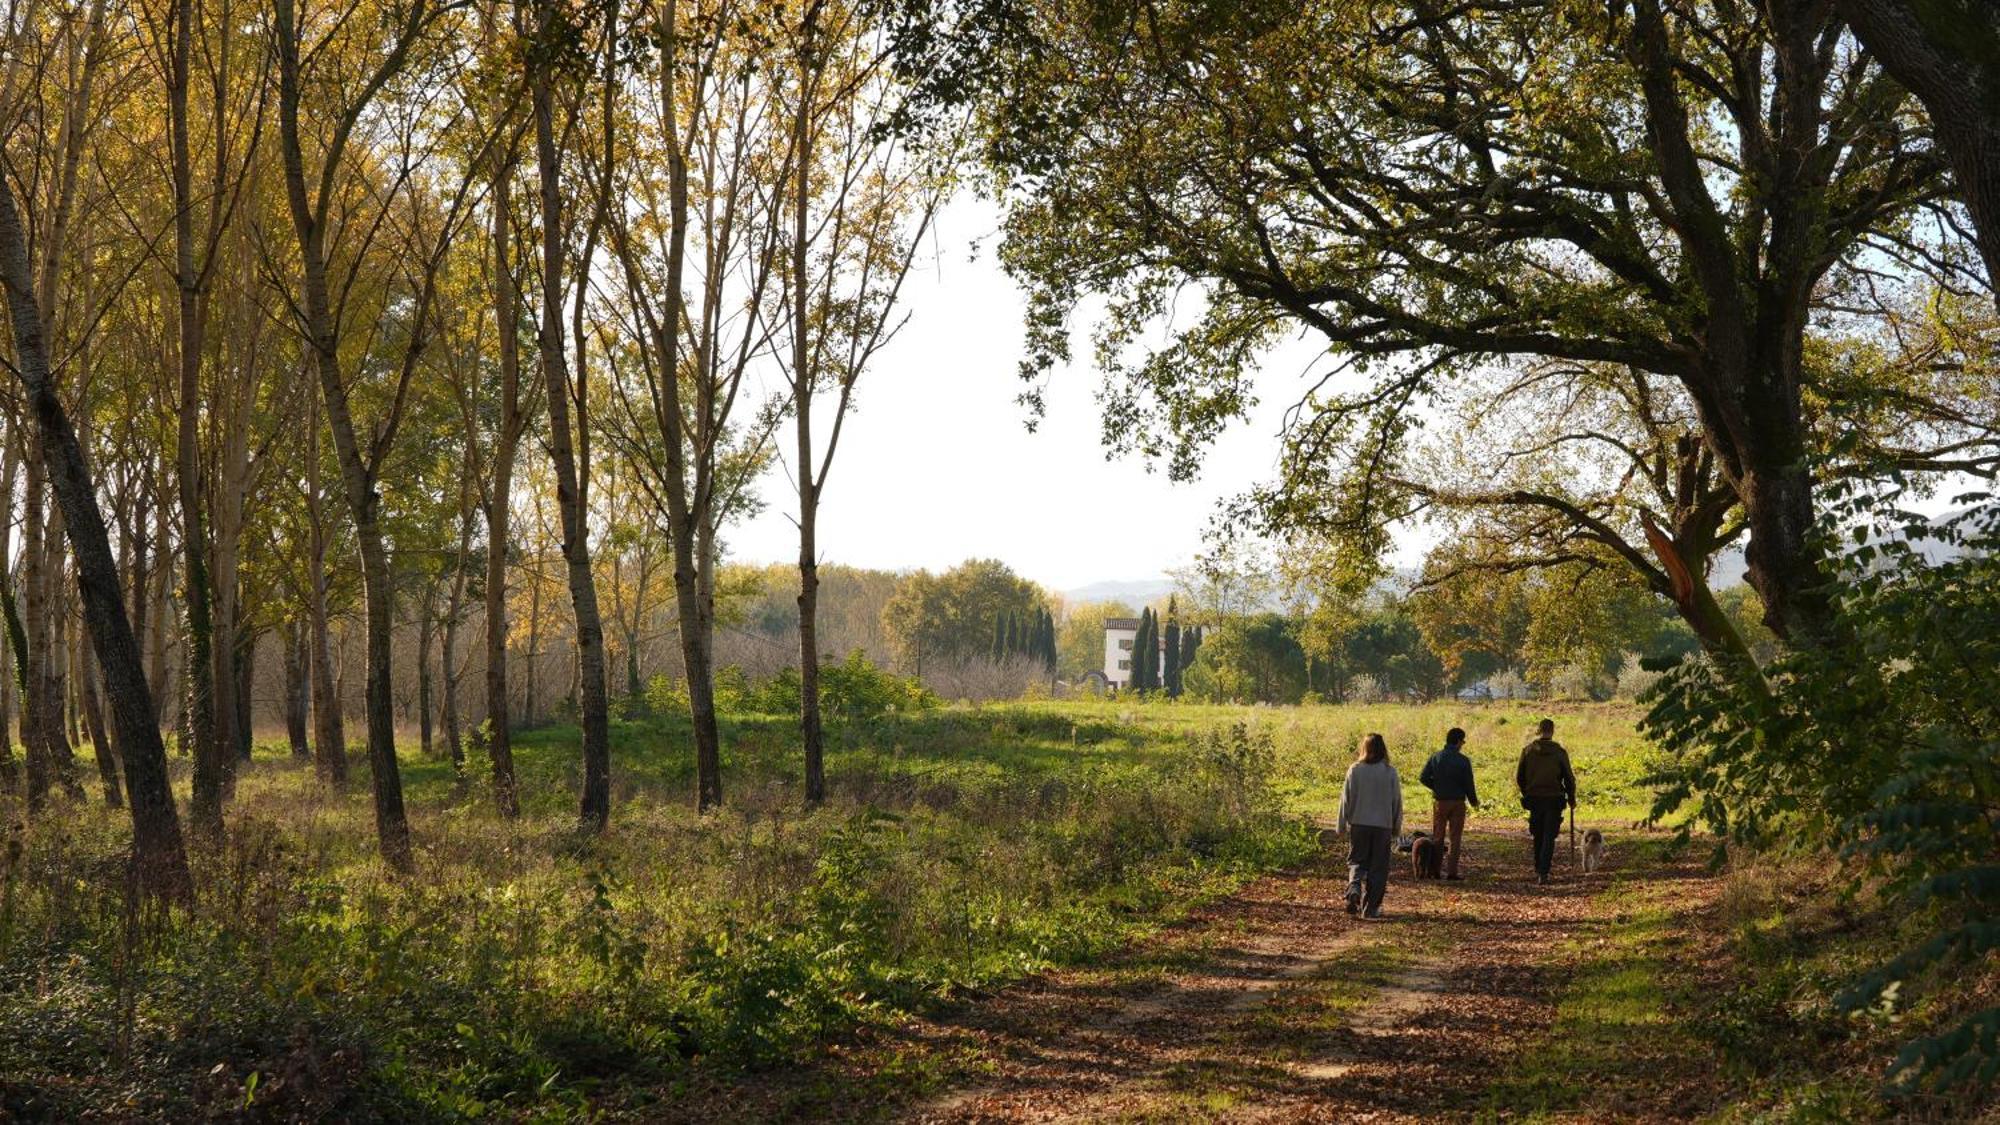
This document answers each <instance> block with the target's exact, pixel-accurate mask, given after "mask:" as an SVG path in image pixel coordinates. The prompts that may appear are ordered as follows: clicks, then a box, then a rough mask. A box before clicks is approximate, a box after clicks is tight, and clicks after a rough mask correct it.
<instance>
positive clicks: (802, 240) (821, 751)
mask: <svg viewBox="0 0 2000 1125" xmlns="http://www.w3.org/2000/svg"><path fill="white" fill-rule="evenodd" d="M814 11H815V10H814V9H810V8H809V9H808V11H807V13H806V17H805V26H804V28H803V29H802V36H801V43H800V64H801V65H800V92H799V104H798V106H797V107H796V108H795V109H794V110H793V117H792V147H793V152H794V156H793V159H794V160H795V161H796V163H795V164H794V165H793V169H792V179H793V184H792V246H791V257H792V277H791V282H792V292H791V299H792V416H793V420H794V430H795V434H796V436H797V438H798V464H797V465H796V466H795V467H794V468H793V475H795V476H796V477H797V478H798V482H799V740H800V742H801V744H802V745H803V746H804V747H805V757H806V803H807V804H808V805H818V804H821V803H823V802H824V801H825V800H826V740H825V737H824V735H823V733H822V731H821V729H820V713H819V545H818V523H819V469H818V465H819V461H818V458H816V457H815V456H813V435H812V407H813V402H812V396H813V385H814V379H813V367H812V348H811V345H810V344H809V342H808V339H807V334H806V333H807V329H806V326H807V325H808V324H809V323H810V322H811V319H812V317H811V313H812V304H811V301H810V299H809V298H808V296H807V291H806V269H807V260H806V251H807V246H808V243H809V241H810V239H811V237H812V230H811V227H810V226H809V225H808V215H809V207H808V203H809V201H810V199H811V195H812V193H811V190H810V188H811V185H810V178H811V175H812V163H813V161H812V140H813V134H812V127H811V126H812V104H813V85H814V83H813V78H815V77H816V76H817V75H816V72H815V71H814V69H813V67H812V63H811V50H812V42H811V40H812V33H813V15H814Z"/></svg>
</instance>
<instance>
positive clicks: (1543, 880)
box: [1535, 875, 1549, 887]
mask: <svg viewBox="0 0 2000 1125" xmlns="http://www.w3.org/2000/svg"><path fill="white" fill-rule="evenodd" d="M1535 885H1536V886H1538V887H1546V886H1548V885H1549V877H1548V876H1547V875H1537V876H1535Z"/></svg>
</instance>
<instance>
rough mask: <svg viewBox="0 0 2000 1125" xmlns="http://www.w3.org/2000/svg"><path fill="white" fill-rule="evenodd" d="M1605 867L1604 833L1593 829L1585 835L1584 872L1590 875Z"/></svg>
mask: <svg viewBox="0 0 2000 1125" xmlns="http://www.w3.org/2000/svg"><path fill="white" fill-rule="evenodd" d="M1603 866H1604V833H1602V832H1599V831H1598V830H1597V829H1595V828H1592V829H1589V830H1588V831H1586V832H1584V834H1583V872H1584V874H1586V875H1588V874H1590V873H1591V872H1592V871H1595V870H1597V869H1598V868H1600V867H1603Z"/></svg>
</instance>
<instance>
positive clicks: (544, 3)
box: [529, 0, 611, 832]
mask: <svg viewBox="0 0 2000 1125" xmlns="http://www.w3.org/2000/svg"><path fill="white" fill-rule="evenodd" d="M536 11H537V16H538V20H539V22H540V24H541V30H542V31H543V32H544V33H545V34H546V33H549V32H550V31H551V30H552V24H553V20H554V13H553V12H552V11H551V10H550V4H549V0H540V2H539V3H537V5H536ZM529 84H530V87H531V96H532V100H533V102H534V113H535V154H536V165H537V171H538V172H539V174H540V178H541V200H542V323H541V332H540V338H539V343H540V345H541V358H542V377H543V380H544V382H545V383H546V384H547V387H548V401H549V458H550V460H551V461H552V462H554V465H555V473H556V503H557V506H558V508H560V510H561V515H562V551H563V560H564V562H566V563H567V564H568V567H567V569H568V576H569V598H570V605H571V608H572V610H573V611H574V613H575V616H576V660H577V679H578V684H577V686H578V688H579V692H578V698H577V701H576V703H577V713H578V717H579V719H580V720H581V722H582V725H583V794H582V799H581V801H580V802H579V809H578V816H579V819H580V820H581V822H582V823H583V825H584V826H585V827H587V828H590V829H593V830H595V831H600V832H601V831H603V829H604V826H605V825H606V824H607V823H608V822H609V821H610V818H611V719H610V707H609V700H608V699H607V696H606V689H605V679H604V619H603V617H602V616H601V615H600V614H599V613H598V609H597V581H596V578H595V576H593V575H592V574H591V571H590V496H589V487H590V483H589V482H590V478H589V457H588V453H587V452H585V453H584V454H583V456H582V457H581V458H579V456H578V453H579V451H578V449H577V446H579V445H583V444H585V443H587V442H588V441H589V435H588V419H587V417H586V416H585V414H584V409H585V403H586V401H587V399H586V396H585V395H584V394H582V393H581V388H582V387H583V385H584V382H585V379H586V373H585V372H583V371H578V372H576V379H575V382H576V387H577V389H576V390H574V391H573V390H572V389H571V387H570V382H571V380H570V377H569V373H568V372H567V370H566V368H567V366H568V364H567V362H566V359H565V355H564V347H563V339H562V323H563V300H562V286H563V268H564V267H563V234H564V230H563V221H562V220H563V211H562V180H561V175H562V164H561V159H560V156H559V154H558V153H557V151H556V135H555V98H554V94H553V92H552V91H551V90H550V88H549V74H548V68H547V67H546V66H537V67H535V68H533V70H532V71H531V73H530V77H529ZM579 284H582V282H581V281H580V282H579ZM572 396H574V397H573V398H572ZM572 403H574V406H575V410H576V415H577V416H576V419H575V424H574V427H573V428H572V424H571V419H570V410H571V405H572Z"/></svg>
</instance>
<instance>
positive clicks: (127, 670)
mask: <svg viewBox="0 0 2000 1125" xmlns="http://www.w3.org/2000/svg"><path fill="white" fill-rule="evenodd" d="M0 286H4V287H5V289H6V291H7V312H8V319H9V323H10V325H11V327H12V329H13V337H14V363H13V368H14V377H15V379H16V380H18V381H19V383H20V384H21V389H22V392H23V393H24V394H25V395H26V396H27V406H28V410H29V412H30V413H31V414H32V416H33V418H34V422H35V429H36V432H37V434H38V435H39V437H40V441H41V445H42V447H43V449H44V451H45V455H46V457H47V459H48V468H49V476H50V484H51V486H52V491H53V492H54V493H55V497H56V503H57V504H58V505H60V507H61V510H62V512H63V518H64V525H65V527H66V528H67V530H68V533H69V539H70V544H71V547H72V549H73V550H74V551H75V553H76V562H77V589H78V592H79V594H80V595H81V597H82V600H83V612H84V622H85V624H86V626H87V627H88V629H89V631H90V641H91V648H92V650H93V651H94V652H95V653H96V655H97V660H98V664H99V666H100V667H102V668H103V670H104V687H105V694H106V699H107V702H108V703H109V704H110V709H111V721H112V724H113V729H114V730H115V732H116V733H115V735H114V737H115V738H116V740H117V745H118V747H119V749H120V751H121V753H122V754H123V755H124V759H125V760H124V769H125V784H126V789H127V793H128V796H129V799H130V807H131V811H132V860H133V867H134V869H135V872H134V873H135V875H136V879H137V883H138V885H139V887H140V888H141V889H142V890H143V891H144V892H145V893H146V894H148V895H150V896H153V897H157V898H161V899H166V900H171V901H184V900H186V899H188V898H189V897H190V894H191V892H192V886H191V883H190V880H189V876H188V866H187V853H186V851H185V849H184V847H183V845H182V842H181V832H180V818H179V816H178V815H177V814H176V813H175V811H174V797H173V790H172V789H171V788H170V786H169V783H168V779H167V752H166V746H165V744H164V743H163V742H162V741H161V739H160V728H159V727H158V726H157V725H155V722H154V711H153V703H152V697H151V694H150V693H149V692H148V691H147V688H146V675H145V668H144V665H143V664H142V663H141V661H140V657H139V644H138V640H137V639H136V638H135V637H134V636H133V635H132V623H131V619H130V618H128V617H127V616H126V615H125V604H124V599H123V593H122V590H121V587H120V584H119V581H118V569H117V562H116V560H115V559H114V558H113V557H112V554H111V544H110V537H109V535H108V534H107V532H106V530H105V525H104V517H103V514H102V512H101V511H100V510H99V508H98V506H97V496H96V486H95V483H94V482H93V481H92V480H91V476H90V468H89V466H88V464H86V462H85V460H84V455H83V447H82V445H81V444H80V443H79V442H78V441H77V436H76V430H75V428H74V427H73V426H72V425H71V424H70V420H69V415H68V413H67V412H66V411H65V410H64V409H63V404H62V399H61V398H60V396H58V394H57V393H56V388H55V383H54V381H53V379H52V378H51V376H50V372H49V357H48V352H47V348H46V344H45V340H46V338H47V337H46V334H45V324H46V321H47V317H48V313H47V312H46V311H45V310H44V308H43V306H42V305H41V304H40V303H38V301H37V299H36V293H35V283H34V280H33V275H32V272H31V271H30V269H29V266H28V252H27V239H26V237H25V233H24V231H23V229H22V225H21V215H20V211H19V210H18V208H17V206H16V204H15V202H14V189H13V186H12V185H11V184H9V183H8V182H7V177H6V176H5V175H0Z"/></svg>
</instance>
